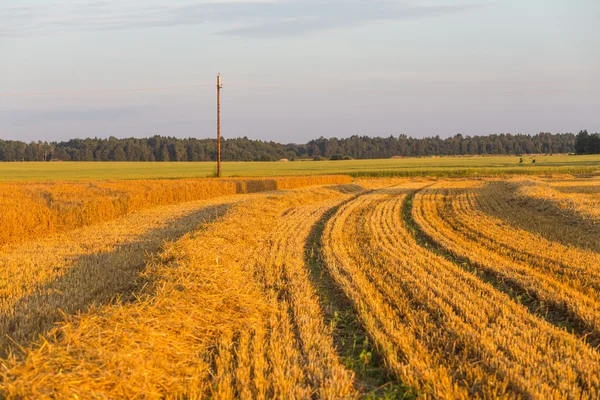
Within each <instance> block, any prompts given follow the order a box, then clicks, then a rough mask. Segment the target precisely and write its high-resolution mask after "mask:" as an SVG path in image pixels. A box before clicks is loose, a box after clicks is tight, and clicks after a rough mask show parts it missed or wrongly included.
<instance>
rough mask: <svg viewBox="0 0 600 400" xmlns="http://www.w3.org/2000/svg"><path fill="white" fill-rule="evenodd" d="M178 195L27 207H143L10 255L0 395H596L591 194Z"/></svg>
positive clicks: (575, 187)
mask: <svg viewBox="0 0 600 400" xmlns="http://www.w3.org/2000/svg"><path fill="white" fill-rule="evenodd" d="M154 182H156V181H154ZM172 182H173V183H172V184H171V185H173V186H168V185H167V186H165V187H167V188H168V190H167V189H165V198H164V199H163V198H162V197H160V196H161V195H160V193H154V192H153V191H152V190H150V188H157V187H159V186H160V184H159V183H156V185H158V186H156V187H155V186H152V185H154V183H148V182H144V181H139V182H137V181H136V183H135V184H134V185H132V184H131V182H129V183H127V184H125V183H118V182H109V183H100V182H98V183H95V184H94V185H97V187H94V188H92V189H90V190H91V191H88V190H87V189H84V187H83V186H78V185H82V184H73V183H70V184H65V185H66V186H64V187H63V186H61V185H62V184H57V186H56V187H54V186H52V185H50V184H48V185H50V186H45V185H46V184H42V185H41V186H40V187H36V188H37V189H36V188H34V187H33V186H30V187H29V188H27V190H29V191H30V192H28V193H29V194H28V196H29V197H28V198H29V199H32V198H34V199H35V198H36V197H35V196H37V195H34V193H36V192H35V191H36V190H38V191H40V192H43V191H46V192H51V191H52V190H55V191H57V192H59V193H61V196H63V197H60V196H58V195H56V198H60V202H61V204H62V203H64V202H66V201H67V199H69V198H79V199H85V200H82V201H81V203H79V205H78V206H77V207H78V210H80V211H77V212H79V213H80V214H83V212H82V211H81V210H85V209H86V208H87V207H91V204H109V203H111V202H113V203H114V198H119V199H124V198H126V199H128V200H127V202H128V203H127V204H129V206H128V207H129V208H127V212H122V211H118V212H116V213H110V212H109V213H107V214H101V213H96V214H94V215H95V216H94V217H92V218H91V219H90V220H87V221H86V222H81V220H79V221H80V222H78V223H69V224H68V225H64V226H60V225H56V226H57V228H56V229H55V230H54V231H52V232H46V233H45V234H43V235H42V234H40V235H38V234H26V233H23V235H22V236H21V237H20V238H19V240H5V243H4V245H3V246H2V247H1V248H0V316H1V317H2V319H0V333H1V334H2V338H1V339H0V397H2V396H5V397H7V398H36V399H37V398H75V397H78V398H107V399H112V398H141V399H159V398H165V397H173V398H218V399H234V398H241V399H255V398H257V399H261V398H262V399H267V398H280V399H290V398H298V399H304V398H306V399H315V398H319V399H321V398H323V399H340V398H364V397H367V398H378V397H382V398H415V397H418V398H439V399H470V398H523V399H532V398H533V399H547V398H581V399H595V398H599V397H600V352H599V351H598V346H599V345H600V244H599V243H600V240H598V238H600V224H598V223H597V217H596V215H597V212H598V209H597V208H598V207H597V205H598V202H597V200H598V199H597V198H596V197H597V194H598V193H600V180H598V179H597V178H593V177H591V178H585V177H580V178H578V177H573V176H566V175H565V176H557V177H527V178H522V177H520V178H506V179H499V178H485V179H483V178H481V179H466V178H460V179H428V178H411V179H408V178H407V179H393V178H387V179H360V180H354V181H352V182H351V181H350V179H349V178H346V177H341V176H337V177H315V178H301V177H290V178H283V179H271V180H269V182H271V183H266V181H263V180H245V181H231V185H230V186H227V185H229V183H223V185H224V186H223V188H216V187H215V188H212V189H211V188H210V187H209V188H206V189H202V188H201V186H202V185H201V184H200V183H197V182H196V181H191V180H190V185H191V186H189V188H188V189H186V190H187V191H186V193H187V194H172V193H171V192H177V191H178V190H179V189H178V186H177V185H183V186H185V185H186V184H185V182H186V181H172ZM216 182H225V181H216ZM120 184H122V185H123V186H119V185H120ZM219 184H221V183H219ZM6 185H13V184H6ZM70 185H75V186H70ZM146 185H148V186H146ZM195 185H198V186H195ZM319 185H320V186H319ZM128 186H131V188H127V187H128ZM304 186H310V187H304ZM67 188H68V189H67ZM13 189H14V188H13ZM21 189H23V188H21ZM282 189H285V190H282ZM2 190H6V188H5V189H2ZM23 190H25V189H23ZM157 190H158V189H157ZM203 190H206V191H203ZM211 190H214V192H211ZM220 190H221V192H219V191H220ZM264 190H269V191H264ZM96 191H98V192H96ZM228 191H231V193H229V192H228ZM159 192H160V191H159ZM11 193H19V196H21V195H22V193H25V192H19V191H18V190H16V189H15V190H13V191H12V192H11ZM53 193H54V192H53ZM98 193H101V194H98ZM110 193H112V194H110ZM115 193H118V194H116V195H115ZM124 193H125V194H124ZM135 193H138V194H135ZM149 193H152V196H156V197H155V199H156V200H148V201H147V204H146V203H144V202H143V201H142V200H140V199H143V198H147V199H150V197H148V196H150V194H149ZM169 193H171V194H169ZM211 193H212V194H211ZM219 193H221V194H219ZM236 193H245V194H236ZM213 194H214V195H213ZM3 196H4V197H2V198H3V199H4V201H5V202H7V203H6V204H13V203H11V200H10V199H11V197H10V196H9V192H5V193H4V194H3ZM23 196H24V195H23ZM40 196H42V195H40ZM53 196H54V195H53ZM94 196H98V200H97V203H92V199H93V198H94ZM111 196H113V197H111ZM144 196H146V197H144ZM202 196H204V197H202ZM42 197H43V196H42ZM88 198H89V199H88ZM13 199H14V198H13ZM188 200H194V201H188ZM119 201H121V202H122V201H124V200H119ZM20 204H24V203H20ZM36 204H37V203H36ZM81 204H85V206H81ZM119 204H120V203H119ZM144 204H146V205H144ZM77 207H76V208H77ZM94 207H96V209H102V207H104V206H102V207H100V206H94ZM56 210H58V211H56ZM56 210H55V211H56V213H60V212H62V211H60V210H63V211H64V209H60V208H57V209H56ZM13 215H18V214H13ZM56 215H61V214H56ZM56 218H57V217H56ZM32 221H35V219H32ZM34 225H35V224H34ZM31 226H33V225H31Z"/></svg>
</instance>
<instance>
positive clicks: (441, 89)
mask: <svg viewBox="0 0 600 400" xmlns="http://www.w3.org/2000/svg"><path fill="white" fill-rule="evenodd" d="M599 18H600V1H598V0H544V1H542V0H495V1H491V0H472V1H463V0H446V1H440V0H420V1H416V0H414V1H393V0H268V1H266V0H248V1H242V0H236V1H218V0H212V1H200V0H169V1H167V0H90V1H83V0H0V139H5V140H6V139H11V140H25V141H33V140H35V141H37V140H47V141H55V140H56V141H61V140H68V139H71V138H86V137H109V136H116V137H149V136H153V135H163V136H176V137H197V138H206V137H213V136H215V131H216V129H215V127H216V75H217V73H221V75H222V81H223V90H222V101H221V109H222V114H221V116H222V125H221V126H222V134H223V136H224V137H229V138H231V137H243V136H247V137H249V138H252V139H261V140H274V141H278V142H283V143H289V142H295V143H304V142H306V141H308V140H310V139H313V138H317V137H320V136H324V137H333V136H336V137H348V136H351V135H355V134H357V135H369V136H389V135H395V136H397V135H399V134H407V135H410V136H413V137H424V136H435V135H440V136H441V137H448V136H451V135H455V134H457V133H462V134H463V135H486V134H492V133H529V134H534V133H538V132H554V133H557V132H578V131H579V130H581V129H588V130H590V131H600V24H598V19H599Z"/></svg>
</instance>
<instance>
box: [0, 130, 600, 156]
mask: <svg viewBox="0 0 600 400" xmlns="http://www.w3.org/2000/svg"><path fill="white" fill-rule="evenodd" d="M555 153H578V154H598V153H600V134H598V133H592V134H590V133H588V132H587V131H581V132H579V133H578V134H577V135H575V134H572V133H559V134H552V133H539V134H536V135H525V134H515V135H513V134H495V135H487V136H463V135H462V134H457V135H455V136H452V137H449V138H440V137H439V136H435V137H426V138H413V137H410V136H407V135H399V136H389V137H369V136H358V135H354V136H351V137H349V138H343V139H338V138H324V137H320V138H318V139H314V140H311V141H309V142H308V143H306V144H293V143H290V144H281V143H277V142H272V141H262V140H251V139H248V138H247V137H243V138H234V139H222V154H221V158H222V160H223V161H278V160H280V159H288V160H290V161H293V160H297V159H315V160H320V159H333V160H337V159H351V158H352V159H377V158H391V157H424V156H460V155H503V154H510V155H519V154H555ZM216 157H217V143H216V140H215V139H196V138H187V139H180V138H175V137H164V136H153V137H151V138H145V139H140V138H126V139H119V138H115V137H109V138H108V139H100V138H88V139H71V140H69V141H63V142H42V141H37V142H30V143H25V142H21V141H14V140H0V161H215V160H216Z"/></svg>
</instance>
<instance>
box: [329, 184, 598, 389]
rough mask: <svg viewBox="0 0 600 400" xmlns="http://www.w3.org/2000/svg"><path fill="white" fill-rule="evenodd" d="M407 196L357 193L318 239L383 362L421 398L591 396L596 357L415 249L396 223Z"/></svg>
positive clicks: (451, 265)
mask: <svg viewBox="0 0 600 400" xmlns="http://www.w3.org/2000/svg"><path fill="white" fill-rule="evenodd" d="M411 192H414V188H413V189H410V188H399V189H396V190H391V189H390V190H385V191H377V192H375V193H374V194H373V195H371V196H363V197H371V199H365V198H361V199H358V200H356V201H354V202H353V203H354V204H350V205H347V206H346V207H344V208H342V209H341V210H340V211H339V212H338V214H337V215H336V218H335V219H334V220H333V221H332V223H330V224H329V225H328V227H327V232H326V239H325V240H326V257H327V258H326V259H327V262H328V263H327V264H328V266H329V267H330V269H331V272H332V275H333V276H334V278H335V279H336V281H337V282H338V284H339V285H340V286H341V287H342V288H343V289H344V291H345V292H346V293H347V295H348V297H350V298H352V299H353V300H354V301H355V304H356V307H357V309H358V310H359V313H360V315H361V319H362V321H363V323H364V324H365V326H366V327H367V330H368V331H369V333H370V334H371V335H373V336H374V337H375V338H377V339H376V340H377V346H378V348H379V349H381V351H382V353H383V354H384V357H385V359H386V363H387V365H388V367H389V368H390V369H391V370H392V371H394V373H396V374H397V376H398V377H399V378H400V379H401V380H402V381H404V382H407V383H409V384H410V385H411V386H413V387H415V388H417V390H418V392H419V394H420V395H421V396H424V397H434V398H472V397H473V396H475V397H478V396H482V397H484V398H488V397H497V396H500V397H506V396H508V397H534V398H535V397H540V398H543V397H544V396H549V395H550V396H555V395H558V394H559V393H562V394H563V395H564V394H565V393H567V392H568V391H569V392H571V393H579V395H580V396H582V397H583V398H593V397H595V396H596V395H597V394H598V388H599V385H600V382H598V379H597V377H595V373H592V372H591V370H590V368H592V369H597V368H598V360H599V359H598V354H597V353H596V352H595V351H594V350H592V349H591V348H589V347H587V346H586V345H584V344H582V343H581V342H579V341H578V340H577V339H575V338H574V337H572V336H570V335H568V334H567V333H565V332H562V331H560V330H557V329H556V328H554V327H552V326H551V325H549V324H547V323H546V322H545V321H543V320H540V319H539V318H536V317H535V316H532V315H530V314H529V313H528V312H527V310H526V309H525V308H524V307H522V306H520V305H517V304H515V303H513V302H512V301H510V299H509V298H508V297H506V296H505V295H503V294H502V293H500V292H498V291H496V290H495V289H494V288H493V287H492V286H490V285H487V284H485V283H484V282H482V281H481V280H479V278H478V277H476V276H474V275H471V274H470V273H468V272H465V271H463V269H462V268H461V267H459V266H458V265H455V264H454V263H452V262H450V261H448V260H446V259H445V258H443V257H439V256H436V255H435V254H433V253H431V252H430V251H428V250H427V249H423V248H421V246H419V245H418V244H417V243H416V242H415V241H414V238H412V235H411V234H409V233H408V232H406V231H405V228H404V227H403V226H404V225H405V223H404V222H403V221H402V202H403V197H406V195H407V193H411ZM359 227H367V228H366V232H367V233H366V235H365V233H363V229H361V228H359ZM369 232H370V233H369ZM345 235H346V236H348V237H355V238H356V241H357V243H351V244H348V241H347V240H346V238H345ZM509 343H510V345H508V344H509ZM525 354H527V356H525ZM567 362H568V364H569V365H568V366H567V365H562V364H563V363H567ZM523 376H527V379H523Z"/></svg>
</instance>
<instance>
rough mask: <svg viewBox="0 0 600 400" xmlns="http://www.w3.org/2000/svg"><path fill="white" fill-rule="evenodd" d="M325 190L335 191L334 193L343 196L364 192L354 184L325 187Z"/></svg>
mask: <svg viewBox="0 0 600 400" xmlns="http://www.w3.org/2000/svg"><path fill="white" fill-rule="evenodd" d="M326 188H327V189H331V190H335V191H336V192H340V193H343V194H352V193H360V192H362V191H364V190H365V189H364V188H363V187H362V186H360V185H357V184H356V183H346V184H343V185H331V186H326Z"/></svg>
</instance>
